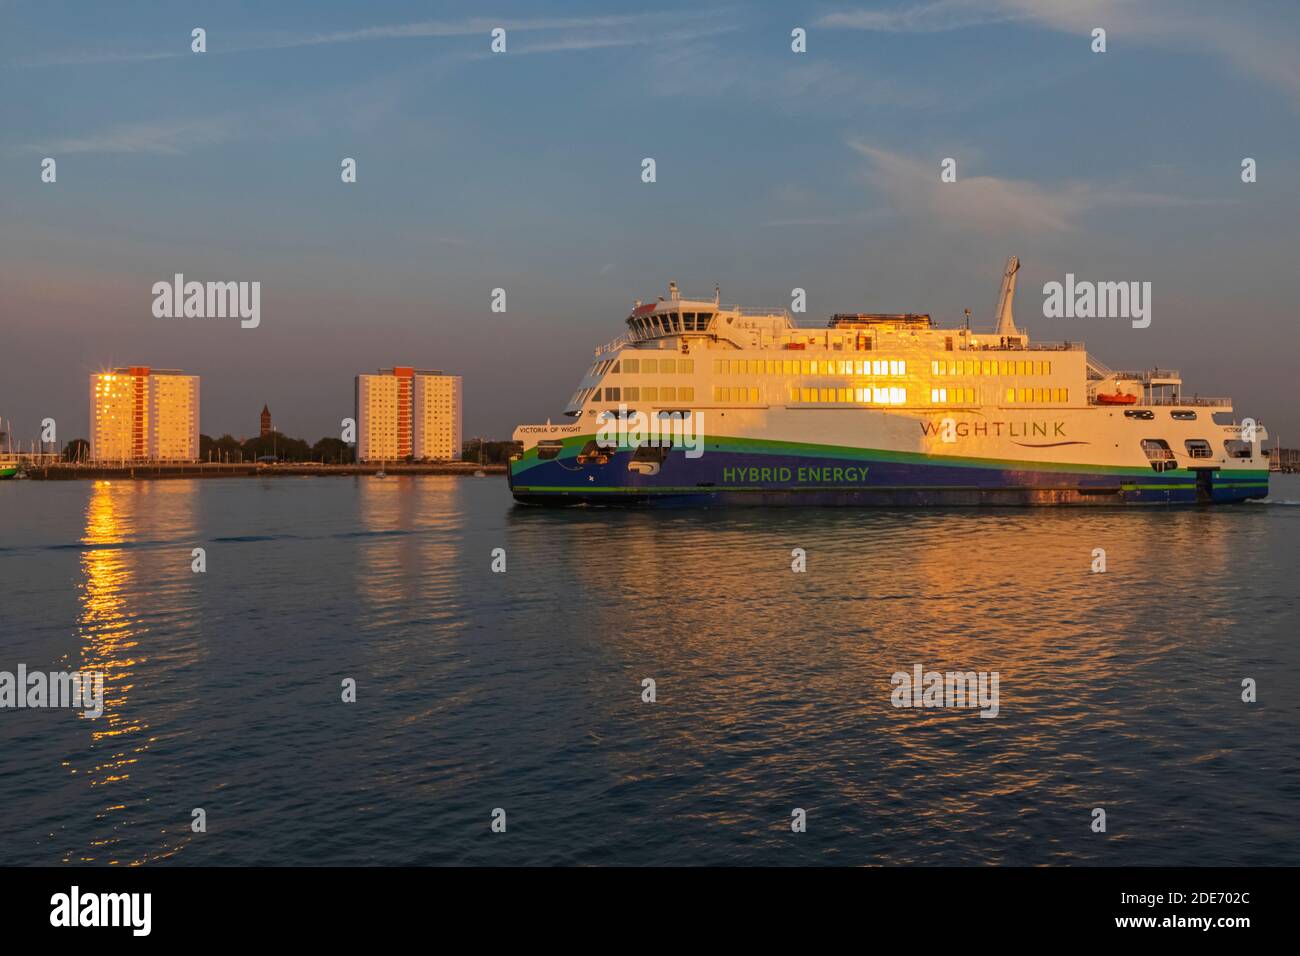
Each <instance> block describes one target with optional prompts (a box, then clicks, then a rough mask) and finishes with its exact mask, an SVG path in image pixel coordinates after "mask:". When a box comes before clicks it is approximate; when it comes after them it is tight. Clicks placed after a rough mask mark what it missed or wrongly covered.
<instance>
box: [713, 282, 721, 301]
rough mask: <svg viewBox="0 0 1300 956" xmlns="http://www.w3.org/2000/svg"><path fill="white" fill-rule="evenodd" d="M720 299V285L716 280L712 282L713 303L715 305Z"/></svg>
mask: <svg viewBox="0 0 1300 956" xmlns="http://www.w3.org/2000/svg"><path fill="white" fill-rule="evenodd" d="M721 301H722V286H720V285H718V284H717V283H716V282H715V283H714V284H713V304H714V305H717V304H718V303H719V302H721Z"/></svg>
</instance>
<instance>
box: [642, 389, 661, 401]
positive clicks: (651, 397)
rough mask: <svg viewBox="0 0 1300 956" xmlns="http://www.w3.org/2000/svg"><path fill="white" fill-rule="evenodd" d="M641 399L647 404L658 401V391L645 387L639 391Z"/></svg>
mask: <svg viewBox="0 0 1300 956" xmlns="http://www.w3.org/2000/svg"><path fill="white" fill-rule="evenodd" d="M641 397H642V398H643V399H645V401H647V402H657V401H659V389H658V388H656V387H655V386H653V385H647V386H645V387H644V388H642V389H641Z"/></svg>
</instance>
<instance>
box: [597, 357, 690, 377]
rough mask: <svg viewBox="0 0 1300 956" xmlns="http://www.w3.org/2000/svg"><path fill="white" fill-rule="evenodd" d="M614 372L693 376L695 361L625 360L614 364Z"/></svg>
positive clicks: (685, 359) (666, 359)
mask: <svg viewBox="0 0 1300 956" xmlns="http://www.w3.org/2000/svg"><path fill="white" fill-rule="evenodd" d="M620 366H621V367H620ZM614 371H615V372H619V371H621V372H622V373H623V374H624V375H655V374H657V373H660V372H662V373H665V374H668V375H673V374H680V375H693V374H694V373H695V359H688V358H684V359H675V358H664V359H652V358H643V359H633V358H625V359H623V361H622V362H615V363H614Z"/></svg>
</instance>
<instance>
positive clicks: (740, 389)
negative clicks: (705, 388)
mask: <svg viewBox="0 0 1300 956" xmlns="http://www.w3.org/2000/svg"><path fill="white" fill-rule="evenodd" d="M692 391H693V390H692ZM691 398H692V399H693V398H694V395H693V394H692V396H691ZM713 400H714V401H715V402H734V403H741V402H748V403H751V404H755V405H756V404H758V403H759V401H761V399H760V398H759V390H758V387H757V386H749V387H746V386H742V385H734V386H733V385H715V386H713Z"/></svg>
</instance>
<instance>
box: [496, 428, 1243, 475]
mask: <svg viewBox="0 0 1300 956" xmlns="http://www.w3.org/2000/svg"><path fill="white" fill-rule="evenodd" d="M595 437H596V436H595V435H594V434H591V435H579V436H575V437H572V438H565V439H564V446H563V450H562V451H561V452H560V454H559V455H557V456H556V458H555V459H548V460H567V459H569V458H573V457H576V456H577V454H578V452H579V451H581V450H582V447H583V446H584V445H585V444H586V443H587V442H589V441H591V440H592V439H594V438H595ZM704 445H705V447H704V451H705V453H706V454H707V453H708V452H709V451H710V450H714V451H726V452H732V453H740V454H746V453H747V454H760V455H772V454H780V455H789V454H793V455H809V456H816V457H819V458H843V459H847V460H851V461H867V462H871V461H875V462H882V461H889V462H896V463H901V464H909V465H946V466H951V467H959V468H997V469H1003V470H1005V469H1007V468H1015V469H1021V470H1028V471H1063V472H1073V473H1075V474H1079V473H1086V474H1096V475H1132V474H1133V466H1132V465H1090V464H1070V463H1068V462H1049V461H1024V460H1021V459H1015V458H965V457H959V456H956V455H927V454H925V453H924V452H911V451H885V450H883V449H878V448H850V447H848V446H844V445H816V444H812V443H810V442H786V441H773V440H770V439H766V438H728V437H724V436H717V437H712V438H707V439H706V440H705V443H704ZM539 461H540V460H539V459H538V458H537V446H533V447H532V448H530V449H528V451H526V452H524V456H523V457H522V458H521V459H520V460H519V461H517V462H513V463H512V464H513V465H514V466H515V468H514V470H513V473H514V474H518V473H519V472H521V471H524V470H526V469H527V468H530V467H532V465H534V464H538V463H539ZM1164 474H1165V475H1168V476H1171V477H1175V478H1187V479H1188V480H1193V479H1195V478H1196V472H1195V471H1193V470H1191V469H1190V468H1175V469H1174V470H1172V471H1167V472H1164ZM1267 474H1268V472H1267V470H1264V469H1261V470H1259V471H1255V470H1253V469H1252V470H1249V471H1246V470H1242V471H1235V472H1232V473H1231V474H1230V475H1224V476H1223V477H1222V478H1220V476H1219V474H1216V475H1215V481H1216V482H1231V481H1234V480H1235V481H1237V482H1238V483H1240V482H1241V480H1242V479H1256V480H1257V479H1259V478H1260V477H1261V476H1265V475H1267ZM1264 483H1265V484H1267V478H1265V481H1264ZM1143 487H1148V486H1146V485H1144V486H1143Z"/></svg>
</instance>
